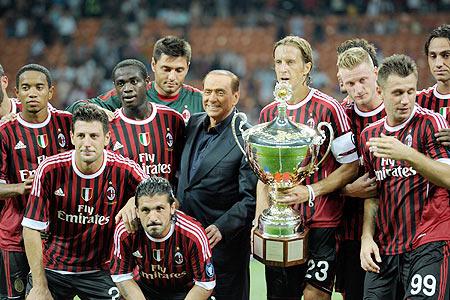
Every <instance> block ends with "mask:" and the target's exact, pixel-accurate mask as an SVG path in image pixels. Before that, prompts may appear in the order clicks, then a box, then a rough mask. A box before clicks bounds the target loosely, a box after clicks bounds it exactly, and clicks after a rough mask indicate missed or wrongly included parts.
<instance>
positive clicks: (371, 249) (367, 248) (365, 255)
mask: <svg viewBox="0 0 450 300" xmlns="http://www.w3.org/2000/svg"><path fill="white" fill-rule="evenodd" d="M372 255H373V256H374V257H375V261H376V262H377V263H381V257H380V251H379V249H378V245H377V244H376V243H375V241H374V240H373V238H371V237H362V238H361V253H360V258H361V267H362V268H363V269H364V271H367V272H374V273H380V267H379V266H378V265H377V264H376V263H375V261H374V260H373V258H372Z"/></svg>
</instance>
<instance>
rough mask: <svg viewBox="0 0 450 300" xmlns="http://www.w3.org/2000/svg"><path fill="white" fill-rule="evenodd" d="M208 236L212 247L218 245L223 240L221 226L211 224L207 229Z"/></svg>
mask: <svg viewBox="0 0 450 300" xmlns="http://www.w3.org/2000/svg"><path fill="white" fill-rule="evenodd" d="M205 231H206V236H207V237H208V239H209V245H210V246H211V249H212V248H214V246H215V245H217V243H218V242H220V241H221V240H222V234H221V233H220V230H219V228H217V226H216V225H214V224H211V225H209V226H208V227H206V229H205Z"/></svg>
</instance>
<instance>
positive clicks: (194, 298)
mask: <svg viewBox="0 0 450 300" xmlns="http://www.w3.org/2000/svg"><path fill="white" fill-rule="evenodd" d="M212 291H213V290H207V289H205V288H203V287H201V286H198V285H196V284H194V286H193V287H192V288H191V290H190V291H189V293H188V294H187V295H186V298H184V299H185V300H206V299H208V298H209V296H211V294H212Z"/></svg>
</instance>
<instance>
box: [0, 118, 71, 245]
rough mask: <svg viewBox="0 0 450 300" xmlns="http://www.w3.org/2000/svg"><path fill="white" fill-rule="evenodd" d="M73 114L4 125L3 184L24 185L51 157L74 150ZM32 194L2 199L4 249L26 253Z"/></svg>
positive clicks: (0, 140)
mask: <svg viewBox="0 0 450 300" xmlns="http://www.w3.org/2000/svg"><path fill="white" fill-rule="evenodd" d="M71 124H72V115H71V114H70V113H67V112H63V111H57V110H52V111H50V113H49V114H48V117H47V119H46V120H45V121H44V122H42V123H28V122H26V121H25V120H24V119H23V118H22V117H21V115H20V114H18V115H17V119H15V120H12V121H6V122H4V123H2V124H1V125H0V153H1V159H0V182H1V183H7V184H15V183H22V182H24V181H25V179H26V178H28V176H30V175H32V174H34V173H35V170H36V169H37V167H38V165H39V164H40V163H41V162H42V161H43V160H44V159H45V158H46V157H47V156H52V155H55V154H58V153H60V152H64V151H67V150H69V149H73V146H72V144H71V142H70V128H71ZM27 199H28V195H24V196H20V197H14V198H10V199H6V200H4V201H3V200H2V202H3V203H4V206H3V208H2V210H1V212H0V248H1V249H5V250H9V251H24V248H23V243H22V226H21V225H20V222H22V218H23V213H24V210H25V206H26V204H27Z"/></svg>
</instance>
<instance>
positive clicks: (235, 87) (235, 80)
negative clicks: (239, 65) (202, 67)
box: [203, 70, 239, 93]
mask: <svg viewBox="0 0 450 300" xmlns="http://www.w3.org/2000/svg"><path fill="white" fill-rule="evenodd" d="M208 75H224V76H228V77H230V78H231V91H232V92H233V93H236V92H238V91H239V77H237V76H236V74H234V73H233V72H231V71H228V70H212V71H210V72H208V74H206V76H205V77H204V78H203V83H205V79H206V77H208Z"/></svg>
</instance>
